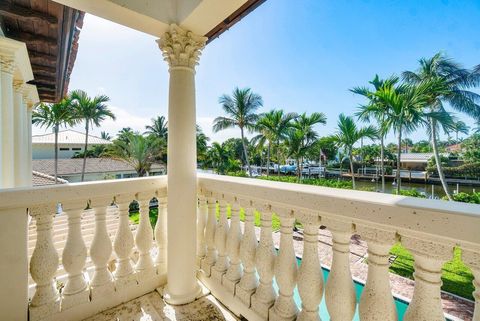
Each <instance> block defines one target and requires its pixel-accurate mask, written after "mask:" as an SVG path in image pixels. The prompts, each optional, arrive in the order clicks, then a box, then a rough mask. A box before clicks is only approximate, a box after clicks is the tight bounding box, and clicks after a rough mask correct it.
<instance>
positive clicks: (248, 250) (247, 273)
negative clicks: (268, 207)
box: [235, 200, 258, 307]
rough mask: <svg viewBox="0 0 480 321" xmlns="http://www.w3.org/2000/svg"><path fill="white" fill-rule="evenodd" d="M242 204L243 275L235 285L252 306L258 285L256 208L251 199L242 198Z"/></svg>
mask: <svg viewBox="0 0 480 321" xmlns="http://www.w3.org/2000/svg"><path fill="white" fill-rule="evenodd" d="M240 205H242V206H243V207H244V209H245V229H244V232H243V238H242V241H241V242H240V258H241V260H242V264H243V276H242V278H241V279H240V282H239V283H238V284H237V286H236V287H235V296H236V297H238V298H239V299H240V301H242V302H243V303H244V304H246V305H247V306H248V307H250V303H251V302H250V299H251V296H252V294H253V292H254V291H255V289H256V288H257V285H258V279H257V273H256V269H255V252H256V250H257V237H256V236H255V226H254V224H253V222H254V215H255V209H254V208H253V207H252V206H251V203H250V202H249V201H244V200H240Z"/></svg>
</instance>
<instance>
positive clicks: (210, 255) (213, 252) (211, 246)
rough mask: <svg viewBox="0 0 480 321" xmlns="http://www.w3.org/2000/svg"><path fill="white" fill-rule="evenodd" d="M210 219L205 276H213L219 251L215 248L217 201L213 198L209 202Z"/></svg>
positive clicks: (208, 220)
mask: <svg viewBox="0 0 480 321" xmlns="http://www.w3.org/2000/svg"><path fill="white" fill-rule="evenodd" d="M207 202H208V219H207V227H206V228H205V241H206V243H207V256H206V257H205V260H202V270H203V272H204V273H205V275H207V276H210V275H211V268H212V266H213V265H214V264H215V262H216V261H217V254H218V252H217V249H216V247H215V230H216V227H217V217H216V214H217V201H216V199H215V198H213V197H209V198H208V200H207Z"/></svg>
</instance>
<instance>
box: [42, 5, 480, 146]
mask: <svg viewBox="0 0 480 321" xmlns="http://www.w3.org/2000/svg"><path fill="white" fill-rule="evenodd" d="M479 35H480V1H479V0H471V1H462V0H450V1H449V0H442V1H440V0H424V1H419V0H416V1H415V0H411V1H409V0H384V1H376V0H351V1H347V0H336V1H332V0H297V1H292V0H268V1H266V2H265V3H264V4H263V5H261V6H260V7H259V8H257V9H256V10H255V11H254V12H253V13H251V14H250V15H249V16H247V17H246V18H244V19H243V20H242V21H240V22H239V23H238V24H237V25H235V26H234V27H233V28H231V29H230V30H229V31H227V32H225V33H224V34H223V35H222V36H221V37H220V38H218V39H215V40H214V41H213V42H212V43H210V44H209V45H208V46H207V48H206V49H205V50H204V51H203V54H202V57H201V59H200V65H199V66H198V67H197V118H198V122H199V124H200V125H201V126H202V128H203V129H204V131H205V132H206V133H207V135H209V136H210V137H211V138H212V139H213V140H218V141H223V140H224V139H226V138H228V137H231V136H238V135H239V133H238V131H237V130H229V131H225V132H223V133H217V134H213V133H212V131H211V124H212V121H213V119H214V118H215V117H216V116H218V115H221V114H222V111H221V107H220V105H219V104H218V102H217V101H218V97H219V96H220V95H221V94H223V93H230V92H231V91H232V89H233V88H234V87H235V86H239V87H251V88H252V89H253V90H254V91H255V92H257V93H259V94H261V95H262V97H263V99H264V105H265V106H264V108H263V110H262V111H267V110H270V109H272V108H283V109H285V110H287V111H295V112H307V113H310V112H314V111H320V112H324V113H325V114H326V115H327V118H328V123H327V125H326V126H321V127H318V132H319V134H320V135H322V136H324V135H329V134H332V133H333V132H334V131H335V127H336V121H337V118H338V114H339V113H340V112H343V113H345V114H353V113H354V112H355V110H356V108H357V106H358V104H359V103H361V102H362V99H361V98H360V97H356V96H355V95H353V94H352V93H350V92H349V91H348V89H349V88H352V87H353V86H358V85H366V84H367V82H368V81H369V80H371V79H372V78H373V76H374V75H375V74H376V73H378V74H379V75H380V76H382V77H387V76H389V75H391V74H394V73H396V74H399V73H400V72H402V71H404V70H413V69H415V68H416V66H417V60H418V59H419V58H421V57H429V56H432V55H433V54H435V53H436V52H438V51H444V52H446V53H447V54H448V55H449V56H451V57H453V58H455V59H456V60H457V61H459V62H461V63H462V64H464V65H465V66H467V67H472V66H473V65H476V64H480V37H479ZM77 88H79V89H84V90H86V91H88V92H89V93H90V94H91V95H95V94H98V93H102V94H106V95H108V96H109V97H110V98H111V107H112V109H113V110H114V112H115V113H116V114H117V118H118V119H117V121H116V122H112V121H108V122H106V123H105V124H104V125H103V126H102V128H99V129H96V130H95V131H94V132H95V133H99V132H100V130H106V131H108V132H110V133H112V134H114V133H116V131H118V130H119V129H121V128H122V127H127V126H130V127H132V128H134V129H136V130H143V128H144V126H145V124H147V123H149V119H150V118H151V117H153V116H156V115H166V112H167V103H168V71H167V65H166V63H165V62H164V61H163V60H162V55H161V52H160V50H159V49H158V47H157V45H156V43H155V38H153V37H151V36H149V35H146V34H143V33H140V32H138V31H134V30H131V29H128V28H125V27H122V26H120V25H117V24H114V23H112V22H109V21H106V20H103V19H100V18H97V17H94V16H88V15H87V17H86V18H85V24H84V28H83V30H82V33H81V35H80V48H79V53H78V57H77V61H76V64H75V68H74V70H73V74H72V77H71V82H70V89H77ZM462 118H464V117H462ZM464 120H465V121H466V122H467V123H469V124H473V123H472V122H471V121H470V120H469V119H464ZM34 132H35V133H41V132H43V130H39V129H35V131H34ZM410 137H411V138H412V139H414V140H417V139H423V138H424V137H425V136H424V134H423V132H422V131H419V132H417V133H414V134H412V135H411V136H410ZM390 140H393V136H392V137H390Z"/></svg>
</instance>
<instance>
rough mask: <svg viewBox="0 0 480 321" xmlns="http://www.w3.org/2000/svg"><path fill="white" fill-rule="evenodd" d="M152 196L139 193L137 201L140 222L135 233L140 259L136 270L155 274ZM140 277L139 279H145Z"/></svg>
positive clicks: (151, 274) (150, 274)
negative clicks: (152, 250)
mask: <svg viewBox="0 0 480 321" xmlns="http://www.w3.org/2000/svg"><path fill="white" fill-rule="evenodd" d="M150 199H151V198H150V197H149V195H148V194H147V193H145V194H144V193H139V194H137V202H138V205H139V209H140V222H139V224H138V228H137V233H136V234H135V245H136V247H137V250H138V253H139V255H138V261H137V264H136V265H135V270H136V271H137V272H140V273H141V274H144V275H145V274H146V275H149V276H153V274H154V271H155V270H154V266H153V260H152V256H151V255H150V250H151V249H152V245H153V229H152V224H151V223H150ZM143 279H145V278H144V277H140V278H139V279H138V280H139V281H140V280H143Z"/></svg>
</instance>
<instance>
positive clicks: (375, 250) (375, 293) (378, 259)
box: [357, 224, 398, 321]
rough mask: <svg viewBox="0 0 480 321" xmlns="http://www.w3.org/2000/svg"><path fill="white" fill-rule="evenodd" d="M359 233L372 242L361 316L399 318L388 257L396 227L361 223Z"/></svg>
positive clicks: (391, 320)
mask: <svg viewBox="0 0 480 321" xmlns="http://www.w3.org/2000/svg"><path fill="white" fill-rule="evenodd" d="M357 233H358V234H360V236H361V237H362V239H363V240H364V241H366V242H367V245H368V276H367V284H366V285H365V288H364V289H363V292H362V296H361V298H360V303H359V306H358V310H359V314H360V319H361V320H362V321H363V320H367V321H376V320H385V321H396V320H397V319H398V318H397V309H396V308H395V302H394V300H393V296H392V290H391V288H390V279H389V275H388V267H389V264H388V258H389V252H390V249H391V247H392V246H393V244H394V243H395V231H386V230H383V229H377V228H375V227H371V226H366V225H360V224H358V225H357Z"/></svg>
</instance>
